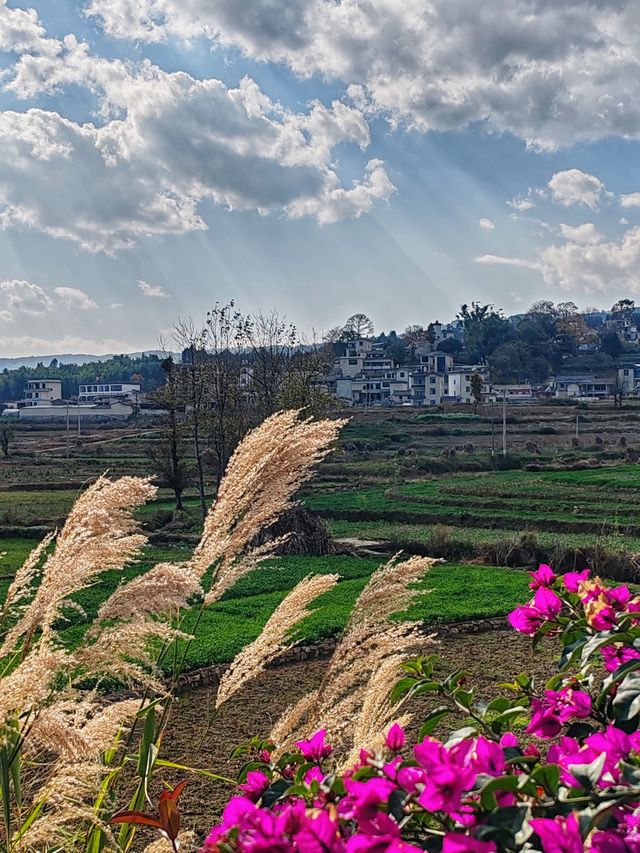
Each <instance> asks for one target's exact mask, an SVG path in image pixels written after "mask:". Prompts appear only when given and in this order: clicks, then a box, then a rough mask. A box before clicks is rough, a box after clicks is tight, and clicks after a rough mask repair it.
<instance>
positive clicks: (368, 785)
mask: <svg viewBox="0 0 640 853" xmlns="http://www.w3.org/2000/svg"><path fill="white" fill-rule="evenodd" d="M344 787H345V790H346V792H347V796H346V797H345V799H344V800H342V802H341V803H340V813H341V814H342V815H343V816H344V817H346V818H349V819H355V820H357V822H358V824H359V826H360V827H361V828H362V829H364V830H365V832H367V831H370V830H371V831H376V826H377V824H376V819H377V818H378V816H379V814H380V812H379V806H380V805H382V804H383V803H386V802H387V800H388V799H389V796H390V795H391V792H392V791H393V790H395V787H396V786H395V785H394V784H393V782H391V781H390V780H389V779H381V778H380V777H374V778H373V779H367V781H366V782H358V781H356V780H355V779H348V778H347V779H345V780H344Z"/></svg>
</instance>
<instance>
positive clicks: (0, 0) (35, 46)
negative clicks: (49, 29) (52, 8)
mask: <svg viewBox="0 0 640 853" xmlns="http://www.w3.org/2000/svg"><path fill="white" fill-rule="evenodd" d="M44 44H45V30H44V27H43V26H42V24H41V23H40V21H39V19H38V13H37V12H36V11H35V9H11V8H9V6H7V5H6V3H5V2H4V0H0V50H2V51H6V52H17V53H21V52H22V51H27V50H41V49H42V47H43V45H44Z"/></svg>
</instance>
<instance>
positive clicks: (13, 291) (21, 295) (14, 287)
mask: <svg viewBox="0 0 640 853" xmlns="http://www.w3.org/2000/svg"><path fill="white" fill-rule="evenodd" d="M0 301H2V302H3V303H4V305H5V306H6V308H5V309H3V310H6V311H8V312H9V313H11V314H14V313H21V314H32V315H34V316H37V315H38V314H46V312H47V311H50V310H51V308H52V307H53V302H52V300H51V298H50V297H49V296H47V294H46V293H45V292H44V290H43V289H42V288H41V287H39V286H38V285H37V284H32V283H31V282H29V281H24V280H22V279H4V280H3V281H0ZM5 319H6V318H5Z"/></svg>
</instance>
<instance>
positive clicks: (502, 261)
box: [474, 255, 541, 270]
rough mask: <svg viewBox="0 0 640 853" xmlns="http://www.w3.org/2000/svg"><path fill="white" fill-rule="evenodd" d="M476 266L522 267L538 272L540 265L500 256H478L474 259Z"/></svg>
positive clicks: (521, 259) (534, 262)
mask: <svg viewBox="0 0 640 853" xmlns="http://www.w3.org/2000/svg"><path fill="white" fill-rule="evenodd" d="M474 261H475V262H476V263H477V264H498V265H502V266H509V267H522V268H523V269H528V270H540V268H541V267H540V264H539V263H538V262H537V261H527V260H525V259H524V258H505V257H502V256H501V255H480V256H479V257H477V258H474Z"/></svg>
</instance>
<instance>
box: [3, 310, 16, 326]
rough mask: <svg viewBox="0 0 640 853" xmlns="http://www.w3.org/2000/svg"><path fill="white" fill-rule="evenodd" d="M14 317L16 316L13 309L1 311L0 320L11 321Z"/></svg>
mask: <svg viewBox="0 0 640 853" xmlns="http://www.w3.org/2000/svg"><path fill="white" fill-rule="evenodd" d="M13 319H14V317H13V314H12V313H11V311H7V310H6V309H3V310H2V311H0V320H4V322H5V323H10V322H11V320H13Z"/></svg>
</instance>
